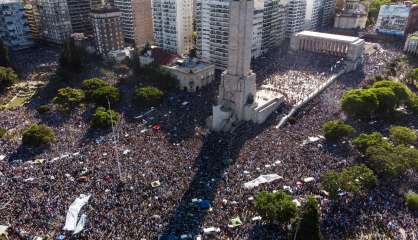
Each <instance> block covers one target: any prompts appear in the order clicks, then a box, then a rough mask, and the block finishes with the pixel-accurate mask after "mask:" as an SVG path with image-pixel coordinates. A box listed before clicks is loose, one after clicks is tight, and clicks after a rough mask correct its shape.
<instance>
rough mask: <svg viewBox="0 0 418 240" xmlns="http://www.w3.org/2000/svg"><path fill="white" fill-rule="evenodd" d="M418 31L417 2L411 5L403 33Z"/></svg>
mask: <svg viewBox="0 0 418 240" xmlns="http://www.w3.org/2000/svg"><path fill="white" fill-rule="evenodd" d="M416 31H418V4H414V5H412V6H411V11H410V13H409V18H408V23H407V24H406V29H405V34H410V33H414V32H416Z"/></svg>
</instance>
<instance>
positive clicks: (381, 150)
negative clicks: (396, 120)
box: [324, 121, 418, 178]
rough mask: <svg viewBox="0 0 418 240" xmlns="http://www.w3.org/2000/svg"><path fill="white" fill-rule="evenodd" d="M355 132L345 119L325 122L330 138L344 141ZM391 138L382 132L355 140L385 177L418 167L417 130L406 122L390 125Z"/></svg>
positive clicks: (394, 176)
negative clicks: (403, 124) (409, 126)
mask: <svg viewBox="0 0 418 240" xmlns="http://www.w3.org/2000/svg"><path fill="white" fill-rule="evenodd" d="M354 132H355V129H354V128H353V127H351V126H350V125H348V124H345V123H343V122H342V121H330V122H327V123H325V124H324V135H325V137H326V139H327V140H329V141H334V142H336V141H341V140H342V139H344V138H347V137H349V136H350V135H352V134H353V133H354ZM389 133H390V135H389V138H385V137H384V136H383V135H382V134H381V133H379V132H373V133H370V134H360V135H359V136H358V137H356V138H354V139H353V141H352V143H353V145H354V146H355V148H356V149H357V150H358V151H359V152H361V153H362V154H363V155H364V156H365V164H366V165H367V166H368V167H369V168H371V169H372V170H373V171H374V172H375V173H376V174H378V175H379V176H382V177H385V178H397V177H399V176H401V175H402V174H403V173H404V172H405V171H406V170H408V169H413V170H417V171H418V150H417V149H415V148H414V147H410V146H411V145H412V146H414V145H416V144H417V132H416V131H415V130H413V129H410V128H407V127H403V126H391V127H390V128H389Z"/></svg>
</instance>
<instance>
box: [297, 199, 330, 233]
mask: <svg viewBox="0 0 418 240" xmlns="http://www.w3.org/2000/svg"><path fill="white" fill-rule="evenodd" d="M319 215H320V214H319V204H318V201H317V200H316V199H315V197H314V196H309V197H308V201H307V202H306V204H305V205H304V207H303V210H302V214H301V219H300V220H299V222H298V226H297V231H296V235H295V238H294V239H295V240H306V239H310V240H321V239H323V238H322V234H321V230H320V222H319Z"/></svg>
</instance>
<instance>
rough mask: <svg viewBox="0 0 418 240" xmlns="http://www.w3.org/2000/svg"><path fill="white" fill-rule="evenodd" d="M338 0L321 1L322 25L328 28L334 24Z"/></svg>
mask: <svg viewBox="0 0 418 240" xmlns="http://www.w3.org/2000/svg"><path fill="white" fill-rule="evenodd" d="M336 4H337V3H336V1H335V0H322V1H321V8H320V13H319V18H320V27H321V28H327V27H330V26H332V25H333V22H334V16H335V11H336V10H335V9H336Z"/></svg>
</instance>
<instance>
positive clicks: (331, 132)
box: [323, 120, 355, 142]
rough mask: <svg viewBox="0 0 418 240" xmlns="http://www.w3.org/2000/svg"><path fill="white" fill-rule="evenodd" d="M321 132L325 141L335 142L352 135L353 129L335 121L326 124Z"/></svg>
mask: <svg viewBox="0 0 418 240" xmlns="http://www.w3.org/2000/svg"><path fill="white" fill-rule="evenodd" d="M323 131H324V136H325V138H326V139H327V140H329V141H332V142H337V141H340V140H341V139H343V138H345V137H348V136H350V135H351V134H353V133H354V132H355V129H354V128H353V127H352V126H350V125H348V124H345V123H344V122H342V121H339V120H337V121H329V122H326V123H325V124H324V127H323Z"/></svg>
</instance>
